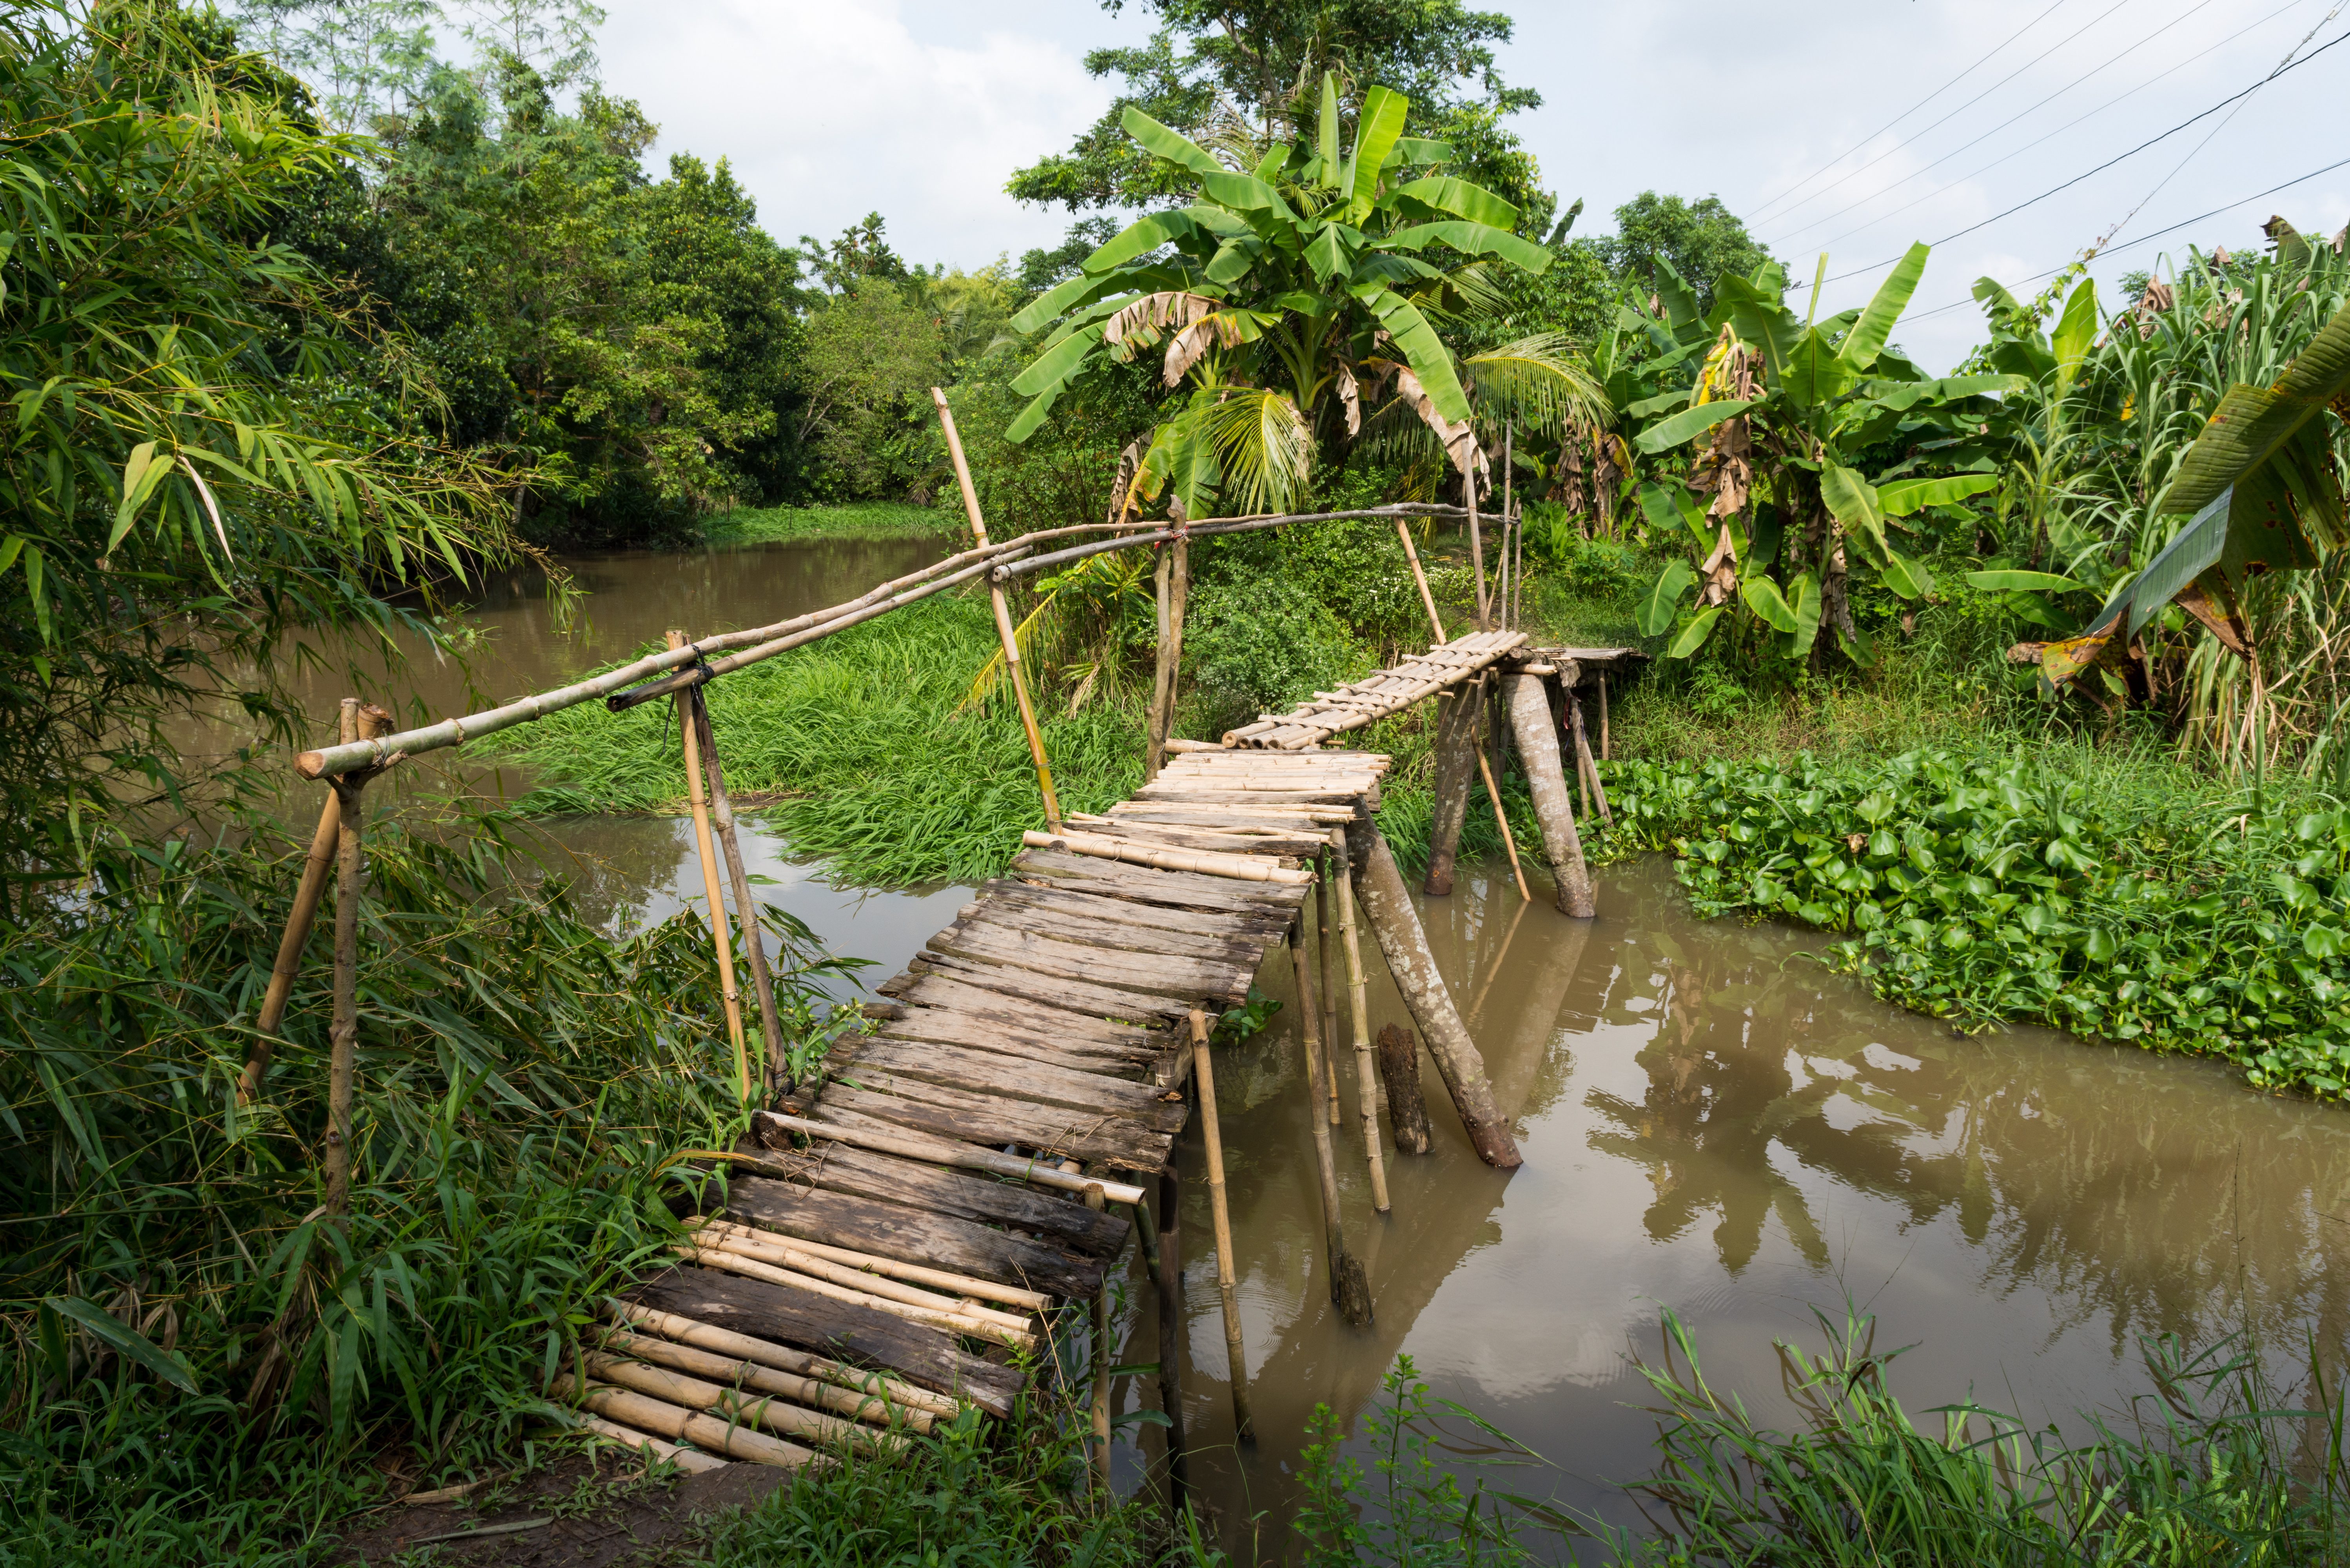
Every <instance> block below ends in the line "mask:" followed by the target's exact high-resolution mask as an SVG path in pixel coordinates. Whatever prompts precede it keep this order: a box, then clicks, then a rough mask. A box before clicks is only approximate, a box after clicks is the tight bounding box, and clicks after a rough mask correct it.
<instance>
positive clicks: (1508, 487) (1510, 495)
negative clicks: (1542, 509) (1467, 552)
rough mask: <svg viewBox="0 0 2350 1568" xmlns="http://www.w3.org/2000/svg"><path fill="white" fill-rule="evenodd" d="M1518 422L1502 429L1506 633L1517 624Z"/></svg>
mask: <svg viewBox="0 0 2350 1568" xmlns="http://www.w3.org/2000/svg"><path fill="white" fill-rule="evenodd" d="M1517 436H1518V421H1516V420H1515V419H1512V420H1510V421H1508V422H1507V423H1505V424H1504V425H1503V427H1502V616H1501V620H1502V629H1503V630H1504V631H1506V630H1508V629H1509V628H1511V627H1512V626H1513V625H1514V624H1516V623H1515V619H1514V618H1513V615H1512V613H1511V598H1510V592H1511V589H1512V587H1513V586H1514V585H1515V584H1516V582H1517V579H1516V578H1515V577H1514V576H1511V574H1510V556H1511V549H1510V546H1511V543H1512V541H1513V538H1514V537H1515V535H1516V532H1517V524H1518V509H1517V505H1516V504H1515V500H1516V495H1517V489H1516V484H1515V480H1516V476H1515V475H1514V474H1513V473H1512V472H1510V460H1511V459H1512V457H1513V456H1514V455H1515V450H1514V449H1515V447H1516V445H1517Z"/></svg>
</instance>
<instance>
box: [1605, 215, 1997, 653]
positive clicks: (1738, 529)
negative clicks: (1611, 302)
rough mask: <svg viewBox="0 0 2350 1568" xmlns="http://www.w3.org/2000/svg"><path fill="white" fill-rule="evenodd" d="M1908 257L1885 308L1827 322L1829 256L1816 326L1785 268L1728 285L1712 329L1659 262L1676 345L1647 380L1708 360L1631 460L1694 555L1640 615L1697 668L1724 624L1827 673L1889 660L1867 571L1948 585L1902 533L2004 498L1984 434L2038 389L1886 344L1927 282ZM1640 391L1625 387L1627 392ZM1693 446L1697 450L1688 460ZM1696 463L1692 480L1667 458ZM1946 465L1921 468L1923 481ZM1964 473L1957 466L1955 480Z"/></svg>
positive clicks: (1885, 296)
mask: <svg viewBox="0 0 2350 1568" xmlns="http://www.w3.org/2000/svg"><path fill="white" fill-rule="evenodd" d="M1926 257H1927V247H1926V246H1925V245H1922V244H1918V245H1912V246H1911V247H1910V248H1909V251H1908V254H1907V255H1905V256H1904V257H1903V258H1902V259H1901V261H1900V262H1899V264H1898V265H1896V266H1895V267H1894V269H1893V272H1892V274H1891V275H1889V276H1888V277H1887V279H1886V280H1885V282H1884V283H1883V284H1882V285H1881V286H1879V287H1878V288H1877V292H1876V294H1875V295H1874V296H1872V297H1871V298H1870V300H1869V302H1868V303H1867V304H1866V306H1861V307H1860V308H1858V309H1856V310H1846V311H1842V312H1839V313H1837V314H1836V315H1834V316H1831V317H1825V319H1822V318H1819V317H1816V314H1815V312H1816V309H1817V305H1818V297H1819V290H1820V284H1821V283H1822V282H1823V281H1824V280H1825V275H1826V265H1827V262H1826V257H1825V256H1823V257H1821V259H1820V267H1819V273H1818V275H1816V276H1815V277H1814V282H1813V286H1812V309H1813V312H1814V314H1807V315H1805V316H1804V317H1797V316H1796V315H1795V314H1794V311H1793V310H1791V309H1789V308H1788V306H1787V305H1786V303H1785V299H1784V294H1785V282H1786V279H1785V274H1784V272H1783V269H1782V268H1781V267H1780V266H1779V265H1778V264H1777V263H1775V262H1769V263H1765V264H1764V265H1762V266H1761V267H1759V268H1757V269H1756V270H1755V271H1754V272H1753V273H1752V274H1751V275H1739V274H1734V273H1733V274H1730V275H1725V276H1724V277H1723V278H1722V279H1721V282H1720V283H1719V284H1718V285H1717V286H1716V288H1715V296H1714V297H1715V303H1714V306H1713V308H1712V309H1711V311H1710V312H1707V313H1705V314H1704V315H1702V316H1700V314H1699V313H1698V310H1697V304H1696V300H1695V298H1694V296H1692V295H1690V293H1689V291H1688V289H1687V287H1686V286H1685V285H1682V284H1680V283H1679V279H1678V278H1675V277H1672V276H1671V275H1669V269H1660V276H1659V291H1658V293H1659V315H1660V316H1661V317H1662V325H1663V328H1664V330H1663V331H1661V332H1659V333H1658V334H1656V336H1657V337H1659V338H1662V339H1664V341H1663V342H1661V343H1659V345H1658V347H1659V348H1661V349H1662V350H1663V351H1662V352H1661V353H1659V354H1658V355H1656V356H1654V357H1653V360H1661V361H1664V364H1663V365H1661V366H1659V365H1656V364H1654V363H1653V362H1652V363H1651V365H1650V367H1649V368H1648V370H1647V371H1646V373H1647V374H1648V375H1649V376H1651V377H1654V376H1656V375H1657V374H1659V370H1660V369H1669V368H1670V366H1671V365H1672V364H1675V363H1686V362H1688V361H1690V360H1691V359H1694V360H1696V361H1697V365H1698V369H1697V374H1696V376H1695V377H1694V379H1692V380H1690V383H1689V384H1688V386H1687V387H1686V388H1685V389H1669V390H1666V391H1663V392H1659V393H1656V394H1654V395H1651V396H1649V397H1647V398H1642V399H1638V400H1633V401H1631V402H1629V403H1628V404H1627V405H1626V406H1625V407H1624V408H1623V410H1622V412H1623V414H1624V416H1625V421H1626V423H1627V424H1639V425H1644V426H1645V428H1641V429H1639V431H1638V434H1637V435H1636V436H1635V437H1634V438H1633V439H1632V441H1631V443H1630V444H1631V446H1632V449H1633V451H1634V452H1636V453H1637V454H1639V455H1640V456H1642V457H1645V458H1646V459H1648V460H1649V467H1650V473H1651V477H1650V478H1649V479H1648V480H1647V481H1646V482H1645V483H1642V484H1641V485H1640V487H1639V491H1638V500H1639V504H1640V508H1641V510H1642V512H1643V513H1644V514H1646V516H1647V519H1648V523H1649V524H1650V525H1651V527H1652V528H1653V529H1656V530H1659V532H1660V534H1661V536H1663V537H1666V538H1674V539H1679V540H1680V541H1681V542H1682V544H1683V545H1684V546H1685V549H1684V552H1683V554H1681V555H1680V556H1676V557H1675V558H1674V559H1673V560H1672V561H1671V562H1670V563H1669V564H1668V565H1667V566H1666V567H1665V570H1664V571H1663V573H1662V574H1661V575H1660V576H1659V577H1658V579H1657V581H1656V583H1655V584H1654V585H1653V586H1652V587H1651V588H1650V589H1649V591H1648V594H1647V596H1646V597H1644V598H1643V600H1642V602H1641V605H1640V607H1639V610H1638V622H1639V626H1640V630H1641V631H1642V633H1643V634H1644V635H1647V636H1650V637H1659V636H1664V635H1666V634H1667V633H1670V634H1671V641H1670V642H1669V645H1668V648H1667V650H1666V651H1667V654H1668V656H1669V657H1670V658H1674V659H1686V658H1689V657H1690V655H1692V654H1694V653H1695V652H1697V650H1698V649H1700V648H1702V647H1703V646H1705V644H1706V642H1707V640H1708V639H1710V638H1711V637H1712V636H1713V635H1714V634H1715V628H1716V627H1717V626H1718V625H1720V624H1721V623H1722V622H1723V621H1724V620H1725V618H1728V620H1729V622H1730V624H1731V628H1732V635H1733V636H1734V637H1735V638H1736V639H1737V640H1738V641H1739V642H1740V644H1741V645H1742V646H1743V647H1745V648H1747V649H1750V650H1752V652H1753V653H1754V654H1755V655H1756V656H1758V657H1760V658H1763V659H1774V660H1778V661H1783V662H1787V663H1794V664H1802V663H1805V662H1809V663H1810V664H1811V665H1812V666H1813V667H1814V668H1818V667H1819V666H1820V665H1821V663H1822V662H1823V660H1824V659H1825V654H1826V650H1827V648H1828V647H1829V646H1830V645H1829V644H1828V643H1825V642H1823V641H1822V640H1821V639H1820V633H1821V631H1822V630H1823V628H1825V629H1827V630H1828V631H1829V632H1830V633H1831V634H1832V636H1833V638H1834V646H1836V647H1840V648H1841V649H1843V651H1844V652H1845V654H1846V657H1848V658H1849V659H1852V660H1853V662H1855V663H1856V664H1860V665H1864V666H1865V665H1867V664H1869V663H1871V662H1873V660H1874V658H1875V651H1874V648H1873V646H1872V643H1871V640H1870V639H1869V637H1868V635H1867V633H1866V630H1865V629H1864V628H1863V627H1862V626H1861V625H1860V623H1859V621H1858V620H1857V619H1856V618H1855V616H1854V614H1853V608H1852V598H1853V578H1854V573H1855V569H1856V567H1857V568H1858V569H1859V570H1860V572H1861V573H1862V574H1863V579H1862V580H1863V581H1871V580H1873V581H1874V582H1876V583H1877V584H1878V585H1881V586H1882V587H1884V588H1885V589H1886V590H1887V592H1889V593H1890V594H1892V595H1894V596H1896V597H1899V598H1902V599H1907V600H1918V599H1922V598H1925V597H1929V595H1931V594H1932V593H1933V591H1934V581H1933V578H1932V576H1931V575H1930V574H1929V572H1928V571H1927V569H1926V567H1925V566H1924V564H1923V563H1922V562H1921V561H1919V560H1918V559H1917V558H1916V557H1915V556H1914V555H1913V554H1912V549H1913V548H1914V546H1907V545H1905V544H1903V543H1902V542H1899V541H1898V539H1897V533H1898V532H1906V531H1910V530H1912V529H1914V527H1915V526H1916V525H1915V524H1909V523H1907V522H1905V521H1904V520H1905V519H1908V518H1910V517H1913V516H1914V515H1916V514H1918V513H1920V512H1921V511H1923V510H1925V509H1927V508H1929V507H1937V506H1948V505H1951V504H1956V503H1958V502H1960V501H1962V500H1964V499H1965V498H1967V497H1969V496H1971V495H1976V494H1980V493H1983V492H1984V491H1987V490H1990V489H1991V488H1993V487H1995V486H1996V485H1997V484H1998V483H1999V480H1998V476H1997V474H1996V473H1994V472H1991V468H1992V463H1991V449H1990V448H1989V447H1988V446H1987V445H1984V444H1983V443H1982V442H1981V435H1982V433H1983V431H1984V429H1985V427H1986V425H1987V422H1988V419H1989V416H1990V414H1991V412H1992V411H1994V409H1995V405H1994V404H1993V402H1992V401H1991V399H1992V397H1993V395H1994V394H1998V393H2003V392H2011V391H2013V390H2016V389H2019V388H2020V387H2022V385H2023V378H2022V377H2021V376H2018V375H2015V374H2012V373H2008V372H1990V373H1983V374H1976V375H1963V376H1939V377H1938V376H1929V375H1928V374H1927V373H1926V372H1924V371H1923V370H1921V369H1918V366H1916V365H1915V364H1913V363H1912V362H1911V361H1910V360H1909V359H1908V358H1907V357H1906V356H1904V355H1902V354H1901V353H1899V352H1898V350H1896V349H1894V348H1889V347H1888V341H1889V339H1890V337H1891V336H1892V332H1893V327H1894V325H1895V323H1896V322H1898V320H1899V319H1900V317H1901V313H1902V311H1903V310H1904V309H1905V308H1907V307H1908V303H1909V298H1910V296H1911V295H1912V293H1914V292H1915V290H1916V288H1917V286H1918V279H1919V277H1920V276H1922V275H1923V274H1924V272H1925V270H1926ZM1627 390H1628V388H1627ZM1684 449H1687V450H1686V451H1684ZM1676 455H1677V456H1679V458H1680V459H1681V466H1680V468H1679V472H1667V469H1666V463H1665V462H1663V461H1660V460H1666V459H1668V458H1669V457H1671V456H1676ZM1928 467H1930V468H1932V469H1934V470H1937V471H1939V472H1936V473H1933V474H1930V475H1919V474H1917V473H1916V472H1915V471H1916V470H1918V469H1921V468H1928ZM1954 470H1955V471H1956V472H1952V471H1954Z"/></svg>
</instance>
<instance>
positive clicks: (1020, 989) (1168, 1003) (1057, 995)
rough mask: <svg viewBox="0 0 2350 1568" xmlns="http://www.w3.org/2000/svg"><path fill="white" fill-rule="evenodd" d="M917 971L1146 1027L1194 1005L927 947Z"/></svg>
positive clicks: (912, 965) (1160, 1024)
mask: <svg viewBox="0 0 2350 1568" xmlns="http://www.w3.org/2000/svg"><path fill="white" fill-rule="evenodd" d="M907 967H908V968H909V969H911V970H913V971H916V972H917V973H920V974H924V975H930V974H937V975H941V976H944V977H946V978H948V979H950V980H953V981H958V982H960V983H962V984H964V985H969V986H972V987H976V988H980V989H984V990H988V991H993V992H997V993H998V994H1000V995H1002V996H1004V997H1006V998H1008V999H1011V1000H1013V1001H1019V1002H1041V1003H1044V1004H1046V1005H1049V1006H1054V1007H1069V1006H1082V1007H1085V1008H1087V1009H1088V1010H1090V1011H1093V1012H1097V1014H1098V1016H1100V1017H1102V1018H1104V1019H1108V1020H1114V1021H1118V1022H1121V1023H1131V1024H1134V1025H1137V1026H1143V1027H1157V1028H1165V1027H1167V1026H1169V1025H1170V1024H1172V1023H1175V1022H1176V1021H1178V1020H1180V1019H1181V1018H1182V1017H1183V1015H1184V1014H1185V1013H1187V1012H1190V1011H1191V1006H1192V1005H1193V1004H1192V1003H1187V1002H1182V1001H1180V1000H1178V999H1176V998H1173V997H1166V996H1151V995H1148V994H1146V993H1144V992H1139V991H1115V990H1112V989H1111V988H1110V987H1108V986H1106V985H1093V984H1089V983H1087V982H1086V981H1076V980H1070V979H1068V978H1066V976H1062V975H1050V974H1037V973H1035V972H1032V971H1028V970H1024V969H1019V968H1016V967H1014V966H1012V965H1008V964H1001V963H993V962H987V961H981V960H978V959H967V958H959V957H957V956H956V955H955V954H953V953H942V952H940V951H938V950H935V949H930V948H926V949H924V950H922V951H921V952H920V953H917V954H916V955H915V956H914V960H913V961H912V962H911V963H910V964H909V965H908V966H907Z"/></svg>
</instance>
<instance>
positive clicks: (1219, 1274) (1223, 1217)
mask: <svg viewBox="0 0 2350 1568" xmlns="http://www.w3.org/2000/svg"><path fill="white" fill-rule="evenodd" d="M1191 1075H1192V1077H1193V1078H1195V1079H1196V1080H1198V1083H1199V1096H1200V1132H1201V1137H1203V1138H1204V1140H1205V1141H1206V1143H1207V1146H1208V1215H1209V1218H1210V1219H1211V1220H1214V1221H1215V1226H1216V1290H1217V1293H1219V1294H1221V1295H1222V1297H1223V1298H1224V1354H1225V1355H1226V1356H1227V1357H1229V1358H1230V1360H1231V1362H1232V1428H1233V1430H1232V1435H1233V1436H1234V1437H1235V1438H1238V1439H1239V1440H1240V1441H1242V1442H1243V1443H1253V1442H1254V1441H1256V1423H1255V1422H1254V1421H1253V1420H1252V1419H1251V1418H1250V1416H1249V1394H1248V1352H1247V1349H1246V1348H1245V1347H1244V1346H1243V1345H1242V1344H1241V1303H1240V1277H1239V1275H1238V1274H1237V1273H1235V1272H1233V1268H1232V1210H1231V1209H1230V1208H1229V1207H1227V1206H1226V1204H1225V1201H1224V1137H1223V1133H1222V1130H1221V1128H1220V1127H1218V1126H1217V1122H1216V1072H1215V1068H1214V1067H1213V1066H1212V1065H1211V1064H1210V1063H1209V1061H1208V1015H1207V1014H1206V1013H1204V1012H1201V1011H1200V1010H1199V1009H1198V1008H1196V1007H1195V1008H1193V1009H1192V1010H1191Z"/></svg>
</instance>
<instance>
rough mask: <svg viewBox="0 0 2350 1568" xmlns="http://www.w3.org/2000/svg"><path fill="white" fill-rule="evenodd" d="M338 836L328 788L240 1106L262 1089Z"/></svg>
mask: <svg viewBox="0 0 2350 1568" xmlns="http://www.w3.org/2000/svg"><path fill="white" fill-rule="evenodd" d="M342 836H343V804H342V799H341V797H340V796H338V794H335V792H334V791H333V790H331V789H330V790H328V792H327V804H326V805H325V807H324V808H323V809H322V810H321V811H320V812H319V813H318V830H317V832H316V833H314V834H312V835H311V836H310V854H309V857H308V858H307V859H306V860H304V861H303V862H302V881H301V885H300V886H299V887H297V888H296V889H295V890H294V908H293V910H292V911H291V912H290V913H289V914H287V915H286V934H285V935H284V936H282V937H280V938H279V939H278V940H277V961H276V963H274V964H272V965H271V966H270V970H269V991H268V993H267V994H266V995H265V996H263V998H262V999H261V1013H260V1016H258V1017H257V1018H255V1020H254V1032H255V1034H256V1035H257V1036H258V1038H256V1039H255V1041H254V1043H253V1050H252V1051H251V1053H250V1054H247V1056H246V1057H245V1060H244V1072H242V1073H240V1074H238V1075H237V1079H236V1101H237V1104H239V1105H241V1106H242V1105H249V1104H251V1103H252V1101H253V1100H254V1099H255V1096H258V1095H259V1094H260V1093H261V1080H262V1079H263V1078H264V1077H265V1076H266V1075H267V1074H268V1072H269V1058H270V1056H271V1054H273V1052H274V1051H275V1049H276V1041H275V1040H274V1039H272V1038H271V1037H272V1036H273V1035H275V1034H276V1033H277V1026H278V1025H279V1024H281V1023H284V1022H285V1021H286V999H287V998H288V997H289V996H291V995H292V994H293V992H294V977H295V976H296V974H297V973H299V972H300V971H301V968H302V948H303V945H304V944H305V943H307V941H308V940H310V922H311V921H312V920H313V919H317V913H318V900H319V898H321V897H322V896H324V894H325V893H326V891H327V872H328V869H329V868H330V867H333V865H334V864H335V847H336V846H337V845H338V844H339V843H340V842H341V841H342Z"/></svg>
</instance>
